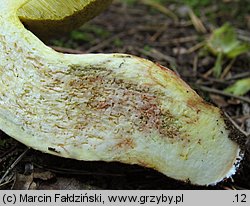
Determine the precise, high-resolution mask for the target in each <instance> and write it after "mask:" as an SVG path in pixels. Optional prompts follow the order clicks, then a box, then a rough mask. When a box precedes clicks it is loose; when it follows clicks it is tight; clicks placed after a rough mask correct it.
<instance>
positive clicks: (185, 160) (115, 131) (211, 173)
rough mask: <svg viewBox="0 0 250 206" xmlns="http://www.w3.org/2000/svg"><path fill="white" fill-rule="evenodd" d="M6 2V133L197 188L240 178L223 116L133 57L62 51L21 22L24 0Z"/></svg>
mask: <svg viewBox="0 0 250 206" xmlns="http://www.w3.org/2000/svg"><path fill="white" fill-rule="evenodd" d="M0 2H2V3H1V4H0V5H1V6H0V11H1V13H0V25H1V29H0V50H1V53H0V55H1V56H0V60H1V65H0V75H1V78H0V88H1V89H0V128H1V129H2V130H3V131H4V132H6V133H7V134H9V135H10V136H12V137H14V138H15V139H17V140H19V141H21V142H23V143H24V144H26V145H28V146H30V147H32V148H34V149H38V150H40V151H43V152H47V153H51V154H55V155H59V156H62V157H68V158H74V159H79V160H88V161H91V160H101V161H107V162H110V161H119V162H123V163H128V164H138V165H142V166H145V167H150V168H153V169H155V170H157V171H159V172H162V173H163V174H165V175H167V176H169V177H172V178H176V179H178V180H182V181H189V182H191V183H193V184H200V185H208V184H215V183H217V182H218V181H221V180H223V179H224V178H226V177H229V176H231V175H232V174H233V173H234V172H235V169H236V166H235V164H236V163H237V162H238V160H237V159H238V158H239V153H240V148H239V145H238V144H236V143H235V142H233V141H231V140H230V139H229V138H228V137H229V136H230V132H231V131H229V130H228V129H227V127H226V124H225V121H224V118H223V117H222V116H221V113H220V110H219V109H218V108H216V107H213V106H212V105H209V104H207V103H206V102H204V101H203V100H202V99H201V98H200V97H199V96H198V95H197V94H196V93H195V92H194V91H193V90H192V89H191V88H190V87H189V86H188V85H187V84H186V83H185V82H183V81H182V80H181V79H180V78H179V77H177V76H176V75H175V73H173V72H172V71H171V70H169V69H166V68H164V67H163V66H160V65H157V64H154V63H152V62H150V61H147V60H144V59H140V58H138V57H134V56H131V55H125V54H109V55H105V54H88V55H66V54H61V53H57V52H55V51H53V50H52V49H50V48H48V47H46V46H45V45H44V44H43V43H42V42H41V41H40V40H39V39H37V38H36V36H34V35H33V34H32V33H30V32H29V31H27V30H26V29H25V28H24V27H23V25H22V24H21V22H20V21H19V19H18V18H17V15H16V12H17V10H18V8H19V7H20V6H22V5H23V3H25V2H26V1H25V0H18V1H5V0H1V1H0ZM3 14H4V15H3ZM5 14H7V15H5Z"/></svg>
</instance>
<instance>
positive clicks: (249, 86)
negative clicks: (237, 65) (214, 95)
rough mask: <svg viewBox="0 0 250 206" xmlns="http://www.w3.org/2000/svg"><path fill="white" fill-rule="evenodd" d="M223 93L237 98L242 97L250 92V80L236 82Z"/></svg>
mask: <svg viewBox="0 0 250 206" xmlns="http://www.w3.org/2000/svg"><path fill="white" fill-rule="evenodd" d="M224 91H225V92H227V93H231V94H234V95H237V96H243V95H245V94H246V93H248V92H249V91H250V78H245V79H241V80H238V81H236V82H235V83H234V84H233V85H231V86H229V87H228V88H226V89H225V90H224Z"/></svg>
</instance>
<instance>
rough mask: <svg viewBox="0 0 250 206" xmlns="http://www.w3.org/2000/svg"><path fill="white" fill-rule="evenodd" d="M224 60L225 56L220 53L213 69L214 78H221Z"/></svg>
mask: <svg viewBox="0 0 250 206" xmlns="http://www.w3.org/2000/svg"><path fill="white" fill-rule="evenodd" d="M222 58H223V54H222V53H219V54H218V56H217V59H216V62H215V65H214V68H213V73H214V76H215V77H217V78H219V77H220V75H221V72H222Z"/></svg>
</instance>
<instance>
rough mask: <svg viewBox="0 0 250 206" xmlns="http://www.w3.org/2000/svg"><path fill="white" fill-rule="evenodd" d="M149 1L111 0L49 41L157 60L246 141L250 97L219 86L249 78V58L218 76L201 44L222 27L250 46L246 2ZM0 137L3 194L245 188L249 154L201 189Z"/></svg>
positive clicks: (249, 182) (249, 179) (70, 49)
mask: <svg viewBox="0 0 250 206" xmlns="http://www.w3.org/2000/svg"><path fill="white" fill-rule="evenodd" d="M146 2H147V1H128V0H127V1H122V0H116V1H115V2H114V3H113V4H112V5H111V6H110V7H109V8H108V9H107V10H106V11H105V12H104V13H103V14H101V15H100V16H98V17H96V18H95V19H93V20H92V21H90V22H89V23H87V24H85V25H84V26H82V27H81V28H79V29H77V30H74V31H73V32H71V33H70V34H69V36H67V37H60V38H58V39H53V40H51V41H49V42H46V44H47V45H49V46H51V47H52V48H54V49H55V50H57V51H60V52H64V53H116V52H117V53H128V54H133V55H136V56H140V57H143V58H146V59H149V60H152V61H154V62H157V63H160V64H162V65H164V66H166V67H168V68H170V69H173V70H174V71H175V72H176V73H178V75H180V76H181V78H182V79H184V80H185V81H186V82H187V83H188V84H189V85H190V86H191V87H192V88H193V89H195V90H196V91H197V92H198V93H199V94H200V95H201V96H203V97H204V98H205V99H206V100H207V101H209V102H211V103H212V104H215V105H216V106H218V107H220V108H221V109H222V110H223V111H225V112H226V113H227V114H228V115H229V116H230V117H231V121H233V122H234V123H235V124H237V125H238V126H239V128H240V130H241V131H242V132H244V133H245V134H247V135H248V137H249V133H250V103H249V101H250V98H249V92H248V93H247V94H245V95H244V96H242V97H239V96H236V95H230V96H229V95H228V93H226V92H225V91H224V89H225V88H226V87H228V86H229V85H232V84H233V83H234V82H235V81H237V80H239V79H242V78H246V77H250V53H249V52H248V53H245V54H243V55H240V56H239V57H237V58H236V59H234V60H230V59H225V61H224V62H223V64H222V68H223V70H222V74H221V75H220V77H217V78H216V77H214V76H213V67H214V64H215V61H216V57H215V56H213V55H212V54H211V53H209V52H208V51H207V49H206V47H205V46H204V45H205V44H206V41H207V39H208V37H209V36H210V35H211V33H212V32H213V30H214V29H216V28H218V27H220V26H221V25H223V24H224V23H226V22H230V23H231V24H232V26H233V27H234V28H236V31H237V34H238V38H239V39H240V40H242V41H243V40H244V41H248V42H250V8H249V7H250V5H249V4H247V1H230V0H227V1H219V3H217V4H212V3H211V4H208V5H198V6H193V7H192V9H190V8H189V7H188V6H186V5H184V4H182V3H176V2H178V1H169V0H166V1H161V2H163V3H162V4H154V5H149V4H148V3H146ZM179 2H181V1H179ZM194 2H195V1H194ZM204 2H205V1H204ZM211 2H212V1H211ZM244 2H245V3H244ZM231 8H234V9H233V10H232V9H231ZM0 138H1V141H0V177H4V178H2V179H1V184H0V189H11V188H12V189H250V155H249V154H248V153H247V154H246V156H245V159H244V160H243V163H242V164H241V168H240V170H239V172H238V173H237V174H236V175H235V176H233V178H232V179H229V180H227V181H224V182H222V183H219V184H218V185H216V186H209V187H198V186H192V185H189V184H188V183H181V182H178V181H175V180H172V179H170V178H167V177H166V176H164V175H162V174H160V173H158V172H156V171H153V170H151V169H146V168H142V167H139V166H130V165H124V164H119V163H104V162H83V161H82V162H81V161H75V160H70V159H63V158H59V157H55V156H52V155H48V154H43V153H41V152H38V151H35V150H32V149H29V148H27V147H26V146H24V145H22V144H21V143H19V142H17V141H15V140H13V139H12V138H10V137H8V136H7V135H5V134H4V133H0ZM248 150H250V149H249V146H248Z"/></svg>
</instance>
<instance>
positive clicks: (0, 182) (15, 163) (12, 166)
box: [0, 148, 29, 184]
mask: <svg viewBox="0 0 250 206" xmlns="http://www.w3.org/2000/svg"><path fill="white" fill-rule="evenodd" d="M28 150H29V148H27V149H26V150H25V151H24V152H23V153H22V154H21V155H19V157H18V158H17V159H16V160H15V161H14V162H13V163H12V164H11V165H10V167H9V168H8V169H7V171H6V172H5V173H4V175H3V176H2V178H1V180H0V184H2V183H3V181H4V179H5V177H6V176H7V175H8V174H9V173H10V171H11V170H12V169H13V168H14V167H15V166H16V165H17V164H18V163H19V162H20V161H21V160H22V158H23V157H24V155H25V154H26V153H27V152H28Z"/></svg>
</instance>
